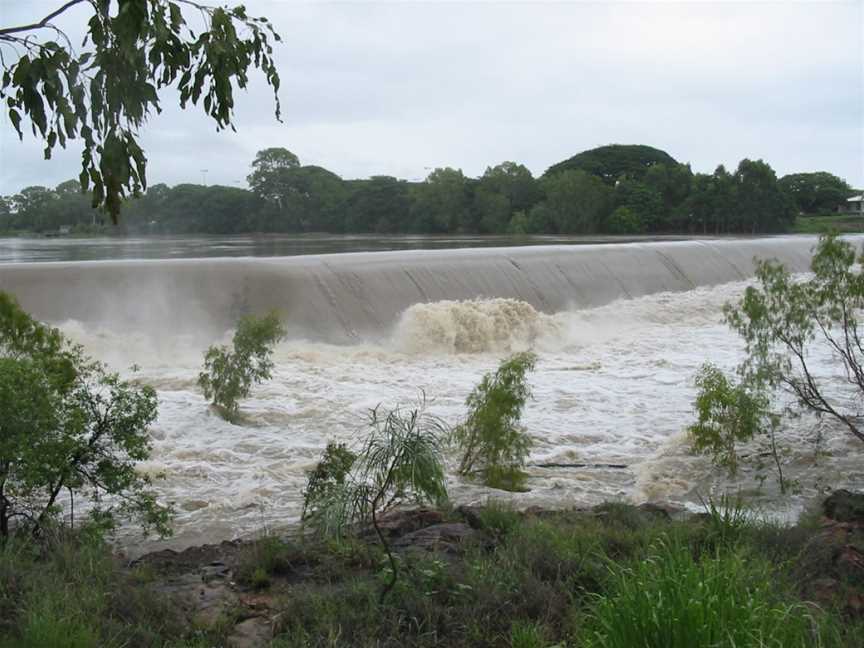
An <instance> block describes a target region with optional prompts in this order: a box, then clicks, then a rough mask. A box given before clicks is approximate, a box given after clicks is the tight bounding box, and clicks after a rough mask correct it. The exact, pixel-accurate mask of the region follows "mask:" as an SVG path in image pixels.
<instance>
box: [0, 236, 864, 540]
mask: <svg viewBox="0 0 864 648" xmlns="http://www.w3.org/2000/svg"><path fill="white" fill-rule="evenodd" d="M813 243H814V240H813V239H808V238H798V237H796V238H791V237H789V238H775V239H755V240H737V241H735V240H732V241H728V240H727V241H710V242H698V241H697V242H683V243H669V242H666V243H653V244H652V243H638V244H623V245H612V244H610V245H591V246H578V247H567V248H565V247H561V246H558V247H535V248H508V249H496V250H447V251H434V252H410V253H404V252H398V253H369V254H341V255H328V256H320V257H303V258H278V259H242V260H227V259H217V260H206V261H205V260H200V261H197V260H196V261H193V260H183V261H176V260H172V261H164V262H155V261H150V262H136V261H122V262H113V261H109V262H89V263H26V264H7V265H0V289H5V290H11V291H12V292H13V293H14V294H16V296H17V297H18V298H19V300H20V301H21V302H22V305H23V306H24V307H25V308H28V309H30V310H31V311H32V312H34V314H36V315H37V316H39V317H41V318H45V319H47V320H50V321H52V322H54V323H56V324H58V325H60V327H61V329H62V330H63V331H64V332H65V333H66V334H67V335H68V336H70V337H71V338H72V339H74V340H75V341H77V342H80V343H81V344H83V345H84V347H85V348H86V349H87V350H88V352H90V353H92V354H93V355H94V356H96V357H98V358H100V359H102V360H104V361H105V362H107V363H108V364H110V365H111V366H112V367H114V368H116V369H117V370H119V371H121V372H123V373H126V374H128V375H133V374H131V373H129V371H128V367H130V366H131V365H132V364H137V365H138V366H139V367H140V369H139V370H138V371H137V372H136V373H135V374H134V376H135V377H136V379H138V380H141V381H143V382H146V383H148V384H151V385H153V386H154V387H155V388H156V389H157V391H158V394H159V404H160V415H159V419H158V421H157V423H156V425H155V426H154V427H153V429H152V437H153V445H154V452H153V456H152V458H151V460H150V461H149V462H147V463H146V464H144V465H142V466H141V470H143V471H146V472H147V473H149V474H151V475H153V476H154V477H156V485H157V488H158V490H159V492H160V494H161V495H162V497H164V498H165V499H166V500H168V501H172V502H174V503H175V505H176V507H177V512H178V515H177V519H176V522H175V529H176V535H175V538H174V539H173V540H172V541H171V543H172V544H173V545H174V546H184V545H189V544H193V543H196V542H200V541H202V540H209V541H213V540H218V539H223V538H226V537H233V536H238V535H242V534H247V533H254V532H256V531H258V530H260V529H262V528H265V527H267V528H272V527H275V526H281V525H284V524H287V523H290V522H293V521H295V520H296V519H297V516H298V514H299V511H300V506H301V501H302V496H301V491H302V489H303V486H304V483H305V471H307V470H309V469H311V468H312V467H313V465H314V463H315V461H316V459H317V457H318V455H319V454H320V452H321V450H322V449H323V447H324V446H325V444H326V443H327V441H328V440H339V441H346V442H348V443H356V442H357V440H358V438H359V436H360V434H361V433H362V426H363V421H364V417H365V413H366V412H367V411H368V410H369V409H370V408H372V407H375V406H376V405H379V404H382V405H384V406H386V407H389V406H395V405H397V404H402V405H410V404H411V403H412V402H413V401H414V400H415V399H416V398H417V397H418V394H419V392H420V391H421V390H422V391H423V392H424V393H425V394H426V396H427V398H428V399H429V400H430V401H431V404H430V410H431V411H432V412H433V413H435V414H437V415H439V416H441V417H443V418H444V419H445V420H447V421H448V422H450V423H455V422H458V421H459V419H460V417H461V416H463V415H464V411H465V406H464V401H465V397H466V396H467V395H468V393H469V392H470V390H471V389H472V387H473V386H474V385H475V384H476V383H477V382H478V381H479V379H480V377H481V376H482V375H483V373H484V372H487V371H490V370H492V369H494V368H495V367H496V365H497V363H498V362H499V361H500V359H501V358H502V357H504V355H506V354H507V353H509V352H511V351H514V350H521V349H527V348H532V349H534V350H535V351H537V352H538V354H539V362H538V365H537V370H536V372H535V373H534V374H532V377H531V382H532V386H533V389H534V399H533V400H532V401H530V402H529V404H528V406H527V409H526V412H525V420H524V422H525V424H526V426H527V428H528V430H529V431H530V433H531V434H532V436H533V438H534V441H535V445H534V448H533V450H532V453H531V456H530V460H529V462H530V464H531V465H530V467H529V473H530V480H529V484H528V485H529V487H530V488H531V490H530V492H528V493H524V494H508V493H502V492H500V491H491V490H489V489H486V488H484V487H482V486H479V485H477V484H471V483H465V482H463V481H460V480H457V479H455V478H453V479H451V483H450V488H451V495H452V497H453V498H454V500H455V501H457V502H459V503H462V502H478V501H485V500H486V498H488V497H494V498H497V499H505V500H513V501H514V502H515V503H516V504H517V505H519V506H527V505H532V504H539V505H544V506H571V505H590V504H595V503H599V502H601V501H604V500H628V501H635V502H640V501H646V500H652V501H669V502H677V503H680V504H682V505H684V506H689V507H695V506H698V501H699V498H700V497H701V496H704V495H706V494H708V493H709V492H710V491H711V490H712V489H714V488H726V487H733V486H732V484H733V481H732V480H729V479H728V478H727V477H726V476H725V474H724V473H723V472H721V471H718V470H714V469H712V468H711V466H710V463H709V462H708V461H707V460H706V459H704V458H701V457H694V456H692V454H691V453H690V452H689V449H688V447H687V443H686V439H685V435H684V430H685V428H686V426H687V425H688V424H689V423H690V422H692V418H693V413H692V401H693V398H694V395H695V389H694V385H693V376H694V374H695V372H696V370H697V369H698V367H699V366H700V365H701V364H702V363H703V362H705V361H706V360H710V361H711V362H714V363H715V364H718V365H719V366H720V367H722V368H724V369H727V370H728V369H732V368H733V367H734V365H735V364H736V363H737V361H738V360H739V358H740V354H741V352H742V348H741V343H740V341H739V340H738V338H737V337H736V336H735V335H734V334H733V333H731V332H730V331H729V330H728V328H727V327H726V325H725V324H724V323H723V318H722V307H723V304H724V303H726V302H728V301H731V300H735V299H737V298H738V297H739V296H740V295H741V293H742V292H743V290H744V288H745V287H746V285H747V278H748V277H749V276H750V275H751V273H752V267H753V266H752V258H753V257H754V256H756V255H758V256H761V257H768V256H772V257H777V258H780V259H781V260H783V261H784V262H786V263H787V264H788V265H789V266H790V267H792V268H793V269H794V270H796V271H804V270H806V267H807V264H808V261H809V249H810V248H811V247H812V245H813ZM272 307H276V308H279V309H280V310H281V312H282V313H283V316H284V317H285V320H286V322H287V324H288V326H289V329H290V330H291V335H290V337H289V339H287V340H286V341H285V342H283V343H282V344H280V345H279V346H278V347H277V349H276V353H275V361H276V370H275V372H274V378H273V380H271V381H270V382H268V383H266V384H263V385H260V386H258V387H257V388H255V389H254V392H253V396H252V397H251V398H249V399H248V400H246V401H244V402H243V406H242V412H243V416H244V419H245V420H244V424H243V425H241V426H236V425H230V424H228V423H226V422H224V421H223V420H221V419H220V418H219V417H218V416H216V415H215V414H214V413H213V412H211V411H210V410H209V409H208V407H207V404H206V402H205V400H204V398H203V396H202V395H201V394H200V392H199V390H198V389H197V387H196V377H197V373H198V371H199V370H200V368H201V363H202V357H203V352H204V350H205V349H206V347H207V346H208V345H210V344H213V343H214V342H228V341H229V340H230V336H231V331H230V330H229V329H228V326H229V324H230V322H231V321H232V319H233V318H235V317H236V316H237V314H239V313H242V312H247V311H253V312H257V311H260V310H262V309H264V308H272ZM820 365H821V366H822V367H825V368H827V367H828V358H827V357H825V358H824V359H820ZM785 425H786V427H785V428H784V430H783V432H782V433H781V435H782V438H783V439H784V440H785V441H787V443H788V447H789V450H788V456H787V457H786V460H787V462H788V467H787V471H788V472H789V473H790V477H792V478H793V479H797V480H799V483H800V494H796V495H793V496H787V497H783V498H781V497H779V495H778V492H777V488H776V485H775V482H774V480H773V478H771V477H769V479H768V480H767V481H766V482H765V483H764V485H763V486H762V488H761V489H759V488H758V486H759V484H758V482H757V480H756V478H755V475H754V474H753V473H752V472H746V471H745V473H744V474H743V475H742V477H741V481H736V482H734V484H735V486H734V488H744V489H746V490H748V491H752V492H753V493H755V494H756V496H757V499H758V500H759V501H761V502H762V504H763V505H764V506H765V508H766V510H768V511H770V512H771V513H773V514H777V515H781V516H783V515H792V514H794V513H795V512H797V511H798V510H800V507H801V506H802V505H803V503H805V502H806V500H807V499H808V498H810V497H813V496H815V495H816V494H818V493H819V492H820V490H821V489H823V488H829V487H830V488H836V487H840V486H844V485H845V486H850V485H852V486H854V485H856V484H857V485H860V484H861V483H862V482H864V471H862V464H861V461H860V458H861V449H860V448H857V447H856V446H855V443H853V440H852V439H851V438H850V437H849V435H844V434H843V433H842V431H838V430H836V429H834V428H832V427H831V426H825V425H823V426H822V427H821V428H819V432H820V435H819V436H820V437H821V444H820V446H819V447H818V452H816V450H817V448H815V447H814V445H813V444H812V443H811V441H810V439H811V438H812V437H813V436H814V435H813V434H812V432H813V430H814V429H815V428H814V426H816V425H817V424H816V422H815V421H813V420H812V419H810V418H808V417H802V418H798V419H793V420H790V422H788V423H787V424H785ZM548 464H555V465H556V466H557V467H548V466H546V465H548ZM566 464H571V465H572V464H580V465H582V467H566V466H564V467H562V465H566ZM609 465H623V466H626V467H625V468H613V467H609ZM135 533H136V532H135V530H128V531H127V532H126V535H125V536H124V538H123V542H124V544H126V545H127V547H129V549H130V550H131V551H135V550H136V549H140V548H141V547H143V546H144V545H141V544H139V541H138V539H137V536H135ZM147 546H152V545H147Z"/></svg>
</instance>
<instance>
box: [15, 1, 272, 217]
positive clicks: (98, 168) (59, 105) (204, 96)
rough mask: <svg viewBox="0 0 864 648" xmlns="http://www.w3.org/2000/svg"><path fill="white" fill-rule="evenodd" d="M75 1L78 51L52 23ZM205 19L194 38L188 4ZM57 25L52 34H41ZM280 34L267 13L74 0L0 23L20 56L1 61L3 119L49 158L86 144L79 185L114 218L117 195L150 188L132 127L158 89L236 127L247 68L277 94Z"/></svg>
mask: <svg viewBox="0 0 864 648" xmlns="http://www.w3.org/2000/svg"><path fill="white" fill-rule="evenodd" d="M74 5H89V7H90V8H91V9H92V16H91V18H90V20H89V21H88V23H87V27H88V29H87V35H86V36H85V39H84V43H83V45H82V48H84V49H83V51H81V52H76V51H75V49H74V48H73V47H72V45H71V43H70V42H69V39H68V38H67V37H66V35H65V34H64V33H63V32H62V31H60V30H59V29H58V28H57V27H55V26H54V25H53V23H52V20H54V19H55V18H56V17H57V16H59V15H60V14H62V13H63V12H65V11H66V10H68V9H70V8H71V7H73V6H74ZM187 7H188V8H193V9H195V10H196V11H197V13H198V14H199V15H200V16H201V18H202V20H203V21H204V23H205V29H204V30H202V31H201V32H199V33H198V34H197V35H196V34H195V33H194V32H193V31H192V28H191V27H190V26H189V25H188V24H187V22H186V19H185V17H184V14H183V9H184V8H187ZM45 30H53V32H54V33H55V34H56V35H57V36H58V38H57V40H47V39H43V38H41V37H40V36H39V35H40V34H41V33H43V32H44V31H45ZM279 40H280V37H279V35H278V34H277V33H276V32H275V31H274V29H273V27H272V25H271V24H270V23H269V22H268V20H267V19H266V18H253V17H250V16H249V15H247V13H246V9H245V8H244V7H243V6H242V5H241V6H237V7H234V8H233V9H229V8H222V7H207V6H204V5H200V4H198V3H196V2H192V1H191V0H174V1H171V0H118V1H117V2H108V1H107V0H71V1H69V2H66V3H65V4H64V5H63V6H61V7H60V8H59V9H58V10H56V11H54V12H53V13H51V14H50V15H48V16H46V17H45V18H44V19H43V20H41V21H39V22H37V23H34V24H31V25H22V26H20V27H6V28H2V29H0V46H6V47H8V48H9V49H10V51H12V52H16V53H18V56H17V60H15V62H12V63H7V62H6V60H5V59H3V60H2V63H0V65H2V68H3V75H2V83H0V99H3V100H5V102H6V106H7V108H8V111H9V112H8V114H9V121H10V123H11V124H12V127H13V128H14V129H15V130H16V132H17V133H18V136H19V137H21V138H23V136H24V130H23V128H24V123H25V121H29V124H30V130H31V131H32V133H33V135H34V136H36V137H39V138H41V139H42V140H43V141H44V142H45V158H46V159H48V158H50V157H51V152H52V150H53V149H54V147H55V146H57V145H59V146H61V147H64V148H65V146H66V143H67V141H70V140H74V139H78V138H80V139H81V140H82V148H83V150H82V156H81V175H80V176H79V181H80V183H81V187H82V189H83V190H84V191H89V190H91V189H92V204H93V206H94V207H98V206H104V207H105V209H106V210H107V211H108V212H109V214H110V215H111V217H112V218H113V219H114V221H115V222H116V220H117V217H118V214H119V213H120V207H121V204H122V199H123V197H124V196H125V195H127V194H130V193H131V194H133V195H137V194H138V193H139V192H140V191H141V190H142V189H146V187H147V179H146V169H147V159H146V157H145V155H144V151H143V150H142V149H141V147H140V146H139V144H138V131H139V129H140V128H141V127H142V126H143V125H144V123H145V122H146V121H147V119H148V118H149V116H150V114H151V112H152V111H154V110H155V111H156V112H159V111H160V110H161V107H160V102H159V95H158V91H159V90H160V89H162V88H165V87H167V86H176V88H177V91H178V92H179V94H180V97H179V99H180V106H181V107H184V108H185V107H186V105H187V103H190V102H191V103H192V104H195V105H198V104H199V102H200V104H201V105H202V107H203V109H204V112H205V114H207V115H208V116H209V117H211V118H212V119H213V120H214V121H215V122H216V127H217V129H223V128H227V127H231V128H233V125H232V117H233V111H234V90H235V89H236V88H245V87H246V85H247V83H248V81H249V77H248V71H249V69H250V68H252V67H254V68H259V69H260V70H262V71H263V72H264V75H265V77H266V80H267V83H268V84H269V85H270V86H272V87H273V91H274V96H275V98H276V116H277V118H278V117H279V100H278V95H277V94H276V93H278V90H279V74H278V72H277V70H276V65H275V62H274V61H273V58H272V54H273V49H272V45H271V41H279Z"/></svg>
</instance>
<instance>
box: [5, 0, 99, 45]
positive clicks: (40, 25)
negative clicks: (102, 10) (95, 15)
mask: <svg viewBox="0 0 864 648" xmlns="http://www.w3.org/2000/svg"><path fill="white" fill-rule="evenodd" d="M82 2H91V0H69V2H67V3H66V4H64V5H63V6H62V7H60V8H59V9H57V10H56V11H53V12H52V13H50V14H48V15H47V16H45V17H44V18H43V19H42V20H40V21H39V22H36V23H31V24H29V25H21V26H20V27H4V28H3V29H0V37H2V36H6V35H7V34H17V33H20V32H26V31H33V30H34V29H44V28H45V27H50V28H52V29H56V28H54V27H52V26H51V25H49V24H48V23H50V22H51V21H52V20H54V18H56V17H57V16H59V15H60V14H62V13H63V12H65V11H66V10H68V9H70V8H72V7H74V6H75V5H77V4H81V3H82Z"/></svg>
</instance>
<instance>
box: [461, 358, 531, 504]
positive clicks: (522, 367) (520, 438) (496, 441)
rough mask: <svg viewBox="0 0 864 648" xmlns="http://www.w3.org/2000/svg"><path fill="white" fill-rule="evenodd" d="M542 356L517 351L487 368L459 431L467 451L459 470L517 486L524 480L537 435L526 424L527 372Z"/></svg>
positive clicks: (505, 485) (500, 485) (503, 485)
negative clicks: (492, 369)
mask: <svg viewBox="0 0 864 648" xmlns="http://www.w3.org/2000/svg"><path fill="white" fill-rule="evenodd" d="M536 362H537V356H536V355H534V354H533V353H531V352H522V353H517V354H515V355H513V356H511V357H510V358H507V359H506V360H504V361H503V362H502V363H501V365H500V366H499V367H498V369H497V371H495V373H487V374H486V375H485V376H483V379H482V380H481V381H480V384H479V385H477V387H475V388H474V390H473V391H472V392H471V394H470V395H469V396H468V399H467V400H466V404H467V406H468V415H467V417H466V418H465V421H464V422H463V423H461V424H460V425H458V426H457V427H456V428H454V430H453V439H454V441H455V443H456V446H457V447H458V449H459V452H460V453H461V455H462V456H461V459H460V461H459V472H460V473H461V474H462V475H470V474H474V473H480V474H481V475H482V476H483V479H484V481H485V483H486V484H487V485H489V486H492V487H496V488H505V489H508V490H516V489H518V488H520V487H521V486H522V483H523V482H524V479H525V477H524V473H522V471H521V468H522V466H524V464H525V458H526V457H527V456H528V452H529V451H530V449H531V437H530V436H529V435H528V433H527V432H526V430H525V429H524V428H523V427H522V425H521V424H520V419H521V417H522V409H523V408H524V407H525V402H526V401H527V400H528V398H530V397H531V389H530V387H529V385H528V383H527V380H526V377H527V374H528V372H529V371H532V370H533V369H534V366H535V364H536Z"/></svg>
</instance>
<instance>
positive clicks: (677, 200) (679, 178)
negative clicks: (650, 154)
mask: <svg viewBox="0 0 864 648" xmlns="http://www.w3.org/2000/svg"><path fill="white" fill-rule="evenodd" d="M644 182H645V185H646V186H647V187H649V188H650V189H652V190H654V191H655V192H657V194H658V195H659V196H660V198H661V200H662V201H663V212H664V223H663V227H664V228H669V227H672V228H676V229H680V228H681V226H682V222H681V221H682V220H683V221H684V223H683V224H685V225H686V216H682V211H683V210H682V206H683V205H684V202H685V201H686V200H687V198H688V197H689V195H690V188H691V185H692V182H693V172H692V171H691V170H690V165H689V164H672V165H670V164H655V165H654V166H652V167H651V168H649V169H648V171H647V172H646V173H645V178H644Z"/></svg>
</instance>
